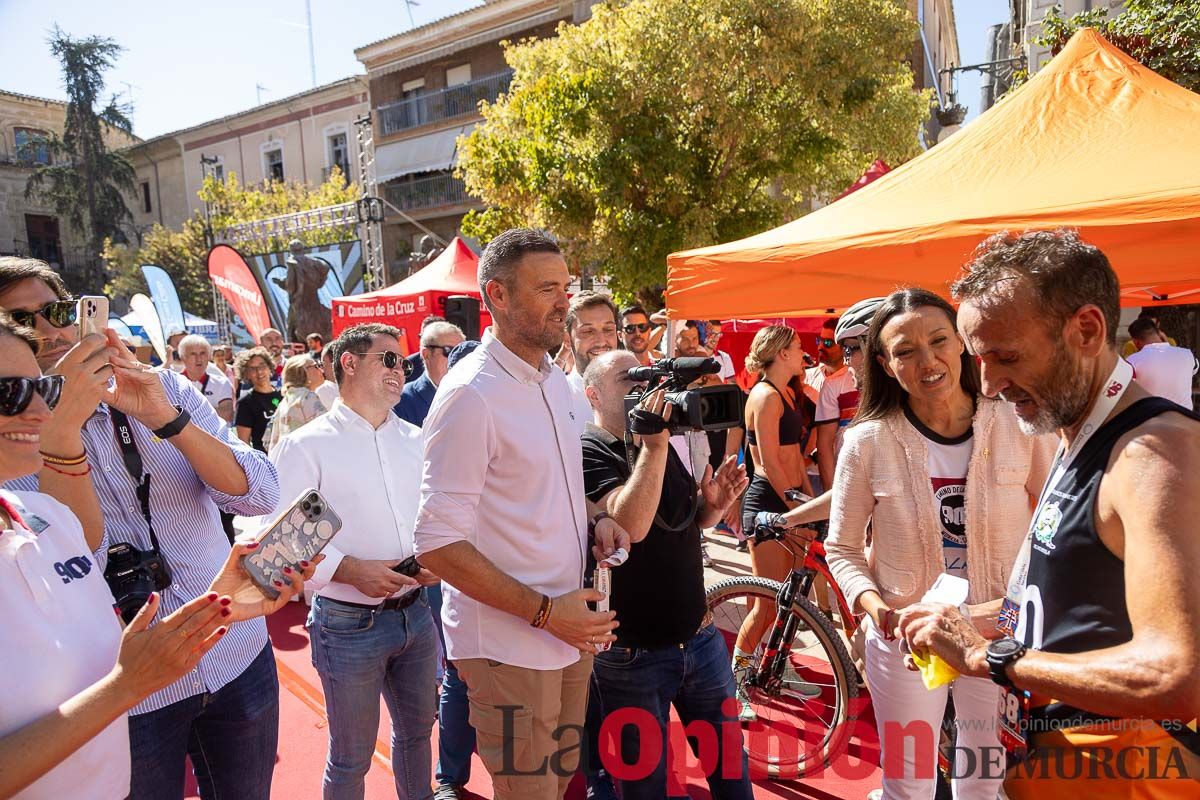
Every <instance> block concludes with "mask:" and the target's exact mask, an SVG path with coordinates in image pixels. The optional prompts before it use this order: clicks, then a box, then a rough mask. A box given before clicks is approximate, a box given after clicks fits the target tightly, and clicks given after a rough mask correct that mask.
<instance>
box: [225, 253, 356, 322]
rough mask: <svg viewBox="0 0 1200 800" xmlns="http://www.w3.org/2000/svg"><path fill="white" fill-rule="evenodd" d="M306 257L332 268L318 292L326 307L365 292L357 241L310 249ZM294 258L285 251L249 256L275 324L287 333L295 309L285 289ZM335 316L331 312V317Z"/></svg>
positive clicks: (268, 311)
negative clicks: (289, 267)
mask: <svg viewBox="0 0 1200 800" xmlns="http://www.w3.org/2000/svg"><path fill="white" fill-rule="evenodd" d="M304 254H305V255H306V256H310V257H312V258H316V259H320V260H321V261H324V262H325V263H326V264H328V265H329V276H328V277H327V278H326V279H325V285H324V286H322V287H321V288H320V289H319V290H318V291H317V299H318V300H320V301H321V305H323V306H325V308H328V309H332V308H333V298H335V297H341V296H342V295H346V294H351V295H354V294H360V293H361V292H362V290H363V279H362V272H363V262H362V245H361V244H360V243H359V241H358V240H357V239H355V240H353V241H349V242H337V243H335V244H321V245H316V246H314V247H306V248H304ZM290 255H291V252H290V251H286V250H285V251H283V252H279V253H264V254H263V255H258V256H246V264H247V266H249V268H250V271H251V272H252V273H253V274H254V277H255V279H256V280H257V281H258V285H259V286H262V287H264V288H263V295H264V299H265V300H266V304H267V313H268V314H270V317H271V322H272V325H273V326H274V327H276V328H278V329H279V330H281V331H286V330H287V316H288V309H289V307H290V306H291V301H290V298H288V293H287V290H286V289H284V285H285V283H286V280H287V269H288V268H287V259H288V257H289V256H290ZM332 313H333V312H332V310H331V311H330V314H331V315H332Z"/></svg>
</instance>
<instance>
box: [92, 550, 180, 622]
mask: <svg viewBox="0 0 1200 800" xmlns="http://www.w3.org/2000/svg"><path fill="white" fill-rule="evenodd" d="M104 580H105V582H106V583H108V589H109V591H111V592H112V596H113V597H114V598H116V601H117V602H116V603H115V605H116V608H117V611H118V612H119V613H120V614H121V619H123V620H124V621H125V624H126V625H128V624H129V623H130V622H133V618H134V617H136V616H137V613H138V612H139V611H141V610H142V606H144V605H146V601H148V600H149V599H150V595H151V594H152V593H154V592H161V591H162V590H163V589H166V588H167V587H168V586H170V585H171V570H170V568H169V567H168V566H167V560H166V559H165V558H163V555H162V553H160V552H159V550H158V547H157V546H156V547H152V548H151V549H149V550H139V549H137V548H136V547H134V546H133V545H131V544H129V543H128V542H118V543H116V544H114V545H112V546H111V547H109V548H108V564H107V565H106V566H105V567H104Z"/></svg>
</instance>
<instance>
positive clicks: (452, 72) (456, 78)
mask: <svg viewBox="0 0 1200 800" xmlns="http://www.w3.org/2000/svg"><path fill="white" fill-rule="evenodd" d="M470 82H471V65H470V64H461V65H459V66H457V67H451V68H450V69H448V70H446V88H449V87H451V86H461V85H463V84H464V83H470Z"/></svg>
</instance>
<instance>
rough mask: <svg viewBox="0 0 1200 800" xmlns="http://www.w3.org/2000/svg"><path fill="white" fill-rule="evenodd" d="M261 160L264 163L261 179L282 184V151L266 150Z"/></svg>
mask: <svg viewBox="0 0 1200 800" xmlns="http://www.w3.org/2000/svg"><path fill="white" fill-rule="evenodd" d="M263 159H264V160H265V162H266V167H265V168H264V169H263V177H264V178H266V180H269V181H279V182H280V183H282V182H283V150H281V149H278V148H277V149H275V150H267V151H266V152H265V153H264V154H263Z"/></svg>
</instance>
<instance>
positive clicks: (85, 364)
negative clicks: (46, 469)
mask: <svg viewBox="0 0 1200 800" xmlns="http://www.w3.org/2000/svg"><path fill="white" fill-rule="evenodd" d="M109 357H110V352H109V350H108V340H107V339H106V338H105V337H103V336H101V335H100V334H98V333H93V334H89V335H87V336H85V337H84V338H83V339H81V340H80V342H79V344H77V345H75V346H74V347H72V348H71V349H70V350H68V351H67V354H66V355H64V356H63V357H62V358H61V359H59V361H58V363H57V364H55V365H54V366H53V367H51V368H50V369H49V370H47V372H46V374H47V375H62V376H63V377H64V378H66V381H65V382H64V383H63V390H62V396H61V397H60V398H59V400H58V406H56V407H55V409H54V416H53V419H52V421H51V422H49V423H47V425H46V428H47V431H46V432H43V434H42V438H43V439H46V438H49V437H47V432H49V430H50V429H54V431H55V432H57V431H58V430H59V429H61V430H63V431H73V432H74V433H75V434H76V436H78V434H79V429H80V428H81V427H83V423H85V422H87V419H88V417H90V416H91V415H92V414H93V413H94V412H95V411H96V406H98V405H100V401H101V400H103V399H104V395H105V391H106V390H107V389H108V380H109V378H111V377H112V375H113V370H112V367H111V366H110V365H109V363H108V362H109ZM46 449H47V450H48V451H49V452H54V453H55V455H75V454H74V453H57V452H56V451H54V450H53V449H51V447H50V446H47V448H46Z"/></svg>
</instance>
